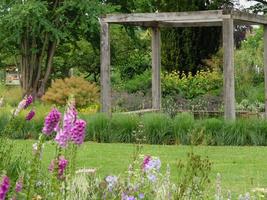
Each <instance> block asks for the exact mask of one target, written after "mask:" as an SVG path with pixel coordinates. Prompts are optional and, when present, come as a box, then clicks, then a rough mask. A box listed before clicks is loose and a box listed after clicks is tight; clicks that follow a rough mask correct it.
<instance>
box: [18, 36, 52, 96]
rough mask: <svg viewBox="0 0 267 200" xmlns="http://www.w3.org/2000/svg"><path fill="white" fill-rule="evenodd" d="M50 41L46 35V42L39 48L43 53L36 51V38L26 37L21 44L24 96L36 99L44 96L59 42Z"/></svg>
mask: <svg viewBox="0 0 267 200" xmlns="http://www.w3.org/2000/svg"><path fill="white" fill-rule="evenodd" d="M48 41H49V36H48V34H46V36H45V41H44V43H43V44H42V46H41V48H39V49H41V52H38V51H37V52H36V51H34V49H37V48H38V46H37V41H36V38H31V39H29V38H27V37H25V38H24V39H23V40H22V42H21V52H22V54H21V61H20V72H21V80H20V81H21V87H22V90H23V95H32V96H33V98H34V99H36V98H41V97H42V96H43V94H44V92H45V89H46V85H47V82H48V81H49V76H50V74H51V71H52V68H53V57H54V55H55V51H56V44H57V42H56V41H53V42H48ZM30 44H31V45H30Z"/></svg>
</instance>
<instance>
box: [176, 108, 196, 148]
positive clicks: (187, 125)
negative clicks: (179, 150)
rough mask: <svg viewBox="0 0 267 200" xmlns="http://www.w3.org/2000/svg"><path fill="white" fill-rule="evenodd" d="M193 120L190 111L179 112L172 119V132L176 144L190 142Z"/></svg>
mask: <svg viewBox="0 0 267 200" xmlns="http://www.w3.org/2000/svg"><path fill="white" fill-rule="evenodd" d="M194 126H195V120H194V116H193V115H192V114H190V113H179V114H177V115H176V116H175V118H174V119H173V134H174V138H175V142H176V143H177V144H185V145H186V144H190V143H191V136H190V135H191V133H192V131H193V130H194Z"/></svg>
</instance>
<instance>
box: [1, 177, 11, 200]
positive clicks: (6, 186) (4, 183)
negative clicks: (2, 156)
mask: <svg viewBox="0 0 267 200" xmlns="http://www.w3.org/2000/svg"><path fill="white" fill-rule="evenodd" d="M9 187H10V180H9V178H8V177H7V176H4V177H3V179H2V182H1V184H0V200H5V198H6V194H7V192H8V190H9Z"/></svg>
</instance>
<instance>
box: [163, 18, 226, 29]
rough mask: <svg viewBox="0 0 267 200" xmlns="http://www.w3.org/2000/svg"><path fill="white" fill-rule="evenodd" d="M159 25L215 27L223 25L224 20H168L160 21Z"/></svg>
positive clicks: (171, 26)
mask: <svg viewBox="0 0 267 200" xmlns="http://www.w3.org/2000/svg"><path fill="white" fill-rule="evenodd" d="M158 26H159V27H166V28H168V27H170V28H180V27H181V28H182V27H214V26H222V20H221V21H218V20H216V22H215V21H214V22H183V21H166V22H159V23H158Z"/></svg>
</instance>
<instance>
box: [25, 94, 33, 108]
mask: <svg viewBox="0 0 267 200" xmlns="http://www.w3.org/2000/svg"><path fill="white" fill-rule="evenodd" d="M32 102H33V97H32V95H29V96H28V97H27V96H26V97H25V105H24V107H23V109H26V108H28V107H29V106H30V105H31V104H32Z"/></svg>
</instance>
